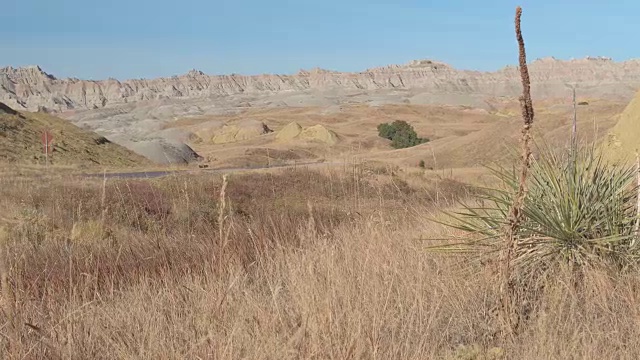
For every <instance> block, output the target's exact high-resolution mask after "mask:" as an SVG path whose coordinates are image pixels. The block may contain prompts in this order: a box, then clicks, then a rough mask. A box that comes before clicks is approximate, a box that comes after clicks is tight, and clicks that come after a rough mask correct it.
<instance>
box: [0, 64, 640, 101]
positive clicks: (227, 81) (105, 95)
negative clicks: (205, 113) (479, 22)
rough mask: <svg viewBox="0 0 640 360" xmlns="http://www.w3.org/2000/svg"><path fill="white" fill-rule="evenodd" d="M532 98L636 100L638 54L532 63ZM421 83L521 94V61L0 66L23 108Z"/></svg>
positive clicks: (4, 93) (421, 86)
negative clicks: (148, 72) (148, 73)
mask: <svg viewBox="0 0 640 360" xmlns="http://www.w3.org/2000/svg"><path fill="white" fill-rule="evenodd" d="M530 72H531V77H532V84H533V85H532V91H533V95H534V98H537V99H540V98H554V97H560V96H567V91H568V88H567V86H568V85H570V84H578V86H579V88H580V94H581V96H584V97H597V98H616V99H630V98H631V97H632V96H633V94H634V93H635V91H636V90H637V89H638V88H640V60H628V61H624V62H615V61H613V60H611V59H609V58H602V57H597V58H593V57H588V58H585V59H578V60H569V61H562V60H557V59H555V58H544V59H539V60H536V61H534V62H533V63H531V65H530ZM310 90H311V91H315V92H319V93H322V92H332V93H335V94H337V95H338V96H339V93H340V91H347V90H360V91H363V92H368V91H378V90H392V91H393V90H397V91H402V90H412V91H416V90H419V91H420V92H421V93H425V94H435V95H443V94H464V95H474V96H481V97H486V98H496V97H516V96H518V94H519V93H520V91H521V89H520V85H519V74H518V72H517V68H516V67H513V66H509V67H506V68H503V69H501V70H499V71H495V72H480V71H469V70H458V69H455V68H453V67H451V66H449V65H447V64H444V63H441V62H436V61H431V60H418V61H412V62H410V63H408V64H405V65H391V66H385V67H378V68H373V69H368V70H365V71H362V72H356V73H348V72H337V71H328V70H323V69H313V70H309V71H304V70H303V71H300V72H298V73H296V74H294V75H257V76H244V75H236V74H233V75H206V74H204V73H203V72H201V71H196V70H192V71H190V72H188V73H187V74H185V75H181V76H173V77H168V78H158V79H151V80H147V79H132V80H125V81H119V80H115V79H108V80H100V81H93V80H80V79H76V78H68V79H58V78H56V77H55V76H53V75H50V74H47V73H46V72H44V71H43V70H42V69H41V68H40V67H38V66H30V67H23V68H13V67H5V68H0V101H2V102H4V103H6V104H8V105H9V106H11V107H13V108H16V109H24V110H31V111H35V110H47V111H57V112H58V111H67V110H91V109H99V108H104V107H111V106H117V105H122V104H130V103H135V102H140V101H145V100H156V99H197V98H217V97H226V96H230V95H239V94H245V95H246V94H249V95H255V96H262V95H264V96H270V95H275V94H279V93H292V92H303V91H310Z"/></svg>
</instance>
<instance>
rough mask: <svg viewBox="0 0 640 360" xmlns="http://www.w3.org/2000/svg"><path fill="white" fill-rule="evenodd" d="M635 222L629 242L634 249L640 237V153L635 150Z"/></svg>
mask: <svg viewBox="0 0 640 360" xmlns="http://www.w3.org/2000/svg"><path fill="white" fill-rule="evenodd" d="M636 186H637V189H636V193H637V199H636V222H635V224H634V226H633V240H631V247H632V248H634V247H636V245H637V244H638V240H639V239H638V237H640V153H638V149H636Z"/></svg>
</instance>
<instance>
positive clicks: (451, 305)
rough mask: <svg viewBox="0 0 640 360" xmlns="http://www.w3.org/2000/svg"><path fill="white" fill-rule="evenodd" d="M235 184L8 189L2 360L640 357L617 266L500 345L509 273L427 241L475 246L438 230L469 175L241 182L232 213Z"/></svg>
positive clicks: (338, 175)
mask: <svg viewBox="0 0 640 360" xmlns="http://www.w3.org/2000/svg"><path fill="white" fill-rule="evenodd" d="M222 188H223V182H222V180H221V179H220V178H212V177H204V176H177V177H170V178H165V179H159V180H153V181H141V180H132V181H116V180H109V181H107V183H106V184H103V182H102V181H87V180H81V179H62V180H60V181H57V182H54V183H52V184H49V185H45V184H42V183H40V182H39V181H38V180H28V179H10V180H3V183H2V187H0V205H1V206H2V209H3V215H4V216H3V218H5V219H9V220H11V223H10V224H9V227H10V231H9V232H8V236H7V237H8V238H7V241H6V242H5V245H6V247H5V248H4V249H6V252H5V253H4V254H5V257H4V259H6V264H7V266H6V271H5V273H4V274H6V279H7V281H5V282H3V285H4V284H6V285H7V286H8V287H7V289H6V291H7V292H9V293H10V294H11V295H10V296H6V295H4V291H5V290H3V302H2V306H3V308H2V314H1V315H0V316H1V317H0V333H1V335H2V338H1V339H2V347H1V348H0V353H1V354H0V356H1V357H2V358H7V359H25V358H26V359H41V358H63V359H114V358H118V359H160V358H161V359H185V358H193V359H197V358H201V359H300V358H303V359H425V358H426V359H431V358H444V359H498V358H501V357H506V358H518V359H540V358H560V359H570V358H598V359H602V358H637V357H638V355H640V346H638V345H636V344H637V342H636V341H635V339H637V338H638V336H639V335H640V328H639V325H638V324H640V314H639V310H638V309H637V306H636V304H637V303H638V300H640V299H639V297H640V293H639V292H638V289H640V287H639V286H640V277H638V276H634V275H632V274H626V275H619V274H616V273H610V272H608V271H607V270H606V269H600V270H596V269H593V270H591V271H590V272H588V273H587V275H586V280H585V281H583V282H582V284H581V286H580V287H575V286H569V284H568V282H569V281H570V279H571V277H570V276H569V275H567V276H566V277H563V276H562V274H560V275H559V276H558V277H557V278H556V279H557V280H556V281H555V282H553V283H550V284H549V286H547V287H545V293H544V295H543V296H542V301H541V305H540V308H539V309H538V310H537V311H536V312H535V314H533V315H532V316H531V317H530V319H529V321H528V322H527V324H526V327H525V328H524V330H523V331H521V332H519V333H518V335H517V337H516V338H515V339H514V341H513V342H511V343H509V344H506V345H505V346H504V347H503V348H497V345H498V344H499V339H498V337H497V334H498V333H499V330H500V326H499V324H498V323H497V322H496V320H495V319H496V318H495V312H496V311H497V309H498V305H499V298H498V297H497V295H496V293H495V291H493V290H494V279H495V269H494V268H493V267H491V266H486V265H480V264H477V263H475V262H473V261H471V260H472V259H471V258H468V257H466V256H465V255H460V256H451V255H443V254H433V253H429V252H427V251H424V248H425V247H426V246H427V245H428V244H425V243H423V242H422V241H420V240H418V239H420V238H423V237H425V235H429V237H439V238H446V237H448V236H453V235H457V234H452V233H450V232H451V231H453V230H451V229H449V228H446V227H441V226H439V225H436V224H434V223H431V222H425V221H424V219H425V218H428V217H431V216H434V214H435V213H436V212H437V211H436V210H437V209H438V208H441V207H449V206H451V205H452V204H453V202H452V201H454V200H456V199H464V198H465V197H466V196H467V194H468V189H467V188H466V187H465V186H463V185H461V184H459V183H456V182H454V181H451V180H447V179H441V180H440V181H439V182H438V191H439V194H438V195H436V194H435V193H434V192H433V191H434V190H433V189H432V188H431V187H430V185H429V184H424V186H422V187H414V186H410V185H408V184H407V183H406V182H404V181H403V180H402V179H401V178H399V177H398V176H397V175H393V174H385V173H383V172H381V173H377V172H373V171H372V172H367V171H364V170H362V169H346V170H345V171H342V170H341V171H336V172H328V173H320V172H314V171H307V170H295V171H293V170H287V171H281V172H277V173H270V174H247V175H234V176H232V177H230V178H229V181H228V184H227V186H226V189H225V190H224V200H225V203H226V205H225V206H224V207H222V206H220V205H221V204H220V199H221V196H220V194H221V190H222ZM103 194H105V195H104V196H103ZM103 199H104V200H103ZM435 199H440V202H439V203H437V202H435ZM443 199H447V201H444V200H443ZM310 204H311V205H310ZM220 209H222V210H223V211H225V213H226V214H223V216H222V217H220V215H221V214H220V213H219V212H220ZM221 218H222V219H223V220H222V221H221V220H219V219H221ZM220 223H223V226H224V229H225V230H224V232H223V233H222V235H221V233H220ZM73 229H75V230H73ZM72 230H73V231H72ZM227 232H228V235H227ZM221 236H222V237H225V238H226V240H225V241H223V242H221V241H220V237H221ZM221 244H222V245H221ZM219 246H225V252H224V254H225V255H224V259H225V261H224V263H223V264H222V266H221V264H220V263H218V262H217V261H216V257H215V254H217V253H218V251H219V250H220V248H219ZM3 289H4V288H3ZM11 331H13V333H11ZM11 334H13V335H11Z"/></svg>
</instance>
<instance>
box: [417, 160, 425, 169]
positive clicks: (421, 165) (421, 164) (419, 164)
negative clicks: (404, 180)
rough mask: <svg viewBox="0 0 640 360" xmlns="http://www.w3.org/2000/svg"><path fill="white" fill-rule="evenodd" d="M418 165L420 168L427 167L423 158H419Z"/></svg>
mask: <svg viewBox="0 0 640 360" xmlns="http://www.w3.org/2000/svg"><path fill="white" fill-rule="evenodd" d="M418 166H419V167H421V168H422V169H424V168H426V167H427V165H426V164H425V163H424V160H420V162H419V163H418Z"/></svg>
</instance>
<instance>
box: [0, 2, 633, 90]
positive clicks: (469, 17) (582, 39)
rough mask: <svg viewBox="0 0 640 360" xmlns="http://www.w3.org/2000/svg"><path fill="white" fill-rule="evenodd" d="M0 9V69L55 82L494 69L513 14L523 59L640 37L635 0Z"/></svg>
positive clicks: (28, 5)
mask: <svg viewBox="0 0 640 360" xmlns="http://www.w3.org/2000/svg"><path fill="white" fill-rule="evenodd" d="M7 1H8V4H7ZM1 2H2V4H1V6H0V8H1V11H0V66H6V65H13V66H23V65H30V64H37V65H40V66H41V67H43V69H44V70H45V71H47V72H49V73H52V74H54V75H56V76H58V77H67V76H74V77H79V78H87V79H103V78H107V77H115V78H119V79H126V78H152V77H157V76H170V75H176V74H182V73H186V72H187V71H188V70H190V69H192V68H196V69H199V70H202V71H204V72H206V73H209V74H227V73H242V74H259V73H285V74H286V73H294V72H296V71H298V70H299V69H310V68H313V67H322V68H326V69H332V70H341V71H358V70H364V69H366V68H369V67H375V66H382V65H387V64H400V63H406V62H408V61H410V60H413V59H425V58H429V59H434V60H440V61H444V62H447V63H449V64H452V65H453V66H455V67H458V68H465V69H477V70H497V69H499V68H501V67H503V66H505V65H507V64H515V62H516V60H517V54H516V47H515V36H514V35H513V15H514V10H515V7H516V5H522V6H523V9H524V15H523V31H524V36H525V41H526V42H527V49H528V52H529V59H530V60H533V59H535V58H539V57H545V56H555V57H557V58H562V59H568V58H580V57H584V56H588V55H590V56H610V57H613V58H614V59H615V60H625V59H628V58H635V57H640V55H639V53H640V48H639V47H638V46H636V45H635V43H634V42H633V40H626V39H634V38H636V37H637V34H638V33H640V21H638V14H640V1H637V0H610V1H608V2H605V1H602V0H601V1H596V0H582V1H578V0H521V1H512V0H484V1H480V0H477V1H473V0H449V1H447V0H437V1H431V0H422V1H418V0H370V1H364V0H341V1H339V0H323V1H316V0H297V1H293V0H290V1H284V0H272V1H269V0H208V1H205V0H202V1H200V0H170V1H168V0H153V1H151V0H127V1H125V0H100V1H95V0H94V1H91V0H60V1H53V0H2V1H1ZM625 41H628V43H626V44H625Z"/></svg>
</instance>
